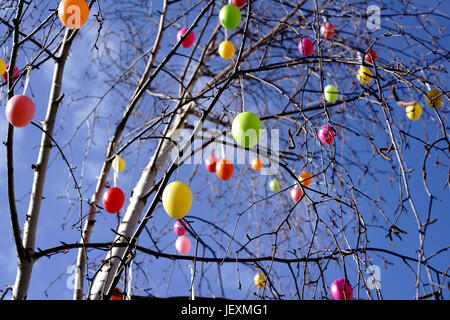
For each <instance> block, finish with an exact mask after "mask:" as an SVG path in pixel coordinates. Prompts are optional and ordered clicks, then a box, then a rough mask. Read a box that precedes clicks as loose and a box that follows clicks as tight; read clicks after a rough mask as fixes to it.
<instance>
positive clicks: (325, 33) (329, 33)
mask: <svg viewBox="0 0 450 320" xmlns="http://www.w3.org/2000/svg"><path fill="white" fill-rule="evenodd" d="M320 34H321V35H322V37H324V38H325V39H331V38H333V36H334V24H332V23H330V22H325V23H324V24H322V25H321V26H320Z"/></svg>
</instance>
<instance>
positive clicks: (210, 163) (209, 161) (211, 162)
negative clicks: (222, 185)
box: [205, 156, 219, 172]
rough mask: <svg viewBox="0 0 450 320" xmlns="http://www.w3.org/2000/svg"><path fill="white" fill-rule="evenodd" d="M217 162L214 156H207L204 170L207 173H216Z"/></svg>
mask: <svg viewBox="0 0 450 320" xmlns="http://www.w3.org/2000/svg"><path fill="white" fill-rule="evenodd" d="M218 161H219V159H217V158H216V157H214V156H209V157H208V158H206V160H205V168H206V170H207V171H208V172H216V164H217V162H218Z"/></svg>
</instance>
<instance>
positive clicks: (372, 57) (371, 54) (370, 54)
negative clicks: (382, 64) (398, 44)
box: [364, 49, 378, 64]
mask: <svg viewBox="0 0 450 320" xmlns="http://www.w3.org/2000/svg"><path fill="white" fill-rule="evenodd" d="M377 58H378V55H377V53H376V52H375V50H372V49H370V50H369V51H367V53H366V54H365V55H364V60H366V61H367V62H368V63H371V64H373V63H374V62H376V61H377Z"/></svg>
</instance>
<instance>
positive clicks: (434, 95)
mask: <svg viewBox="0 0 450 320" xmlns="http://www.w3.org/2000/svg"><path fill="white" fill-rule="evenodd" d="M425 102H426V104H427V106H429V107H431V108H436V109H437V108H439V107H440V106H441V105H442V94H441V93H440V92H439V91H437V90H436V89H431V90H430V91H428V92H427V96H426V98H425Z"/></svg>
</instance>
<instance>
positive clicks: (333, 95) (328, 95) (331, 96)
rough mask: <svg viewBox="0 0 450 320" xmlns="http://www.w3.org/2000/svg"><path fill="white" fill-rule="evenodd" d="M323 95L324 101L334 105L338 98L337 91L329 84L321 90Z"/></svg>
mask: <svg viewBox="0 0 450 320" xmlns="http://www.w3.org/2000/svg"><path fill="white" fill-rule="evenodd" d="M323 94H324V95H325V100H326V101H328V102H330V103H334V102H336V100H337V98H338V96H339V91H338V89H337V88H336V87H335V86H333V85H332V84H329V85H327V86H326V87H325V88H324V89H323Z"/></svg>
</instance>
